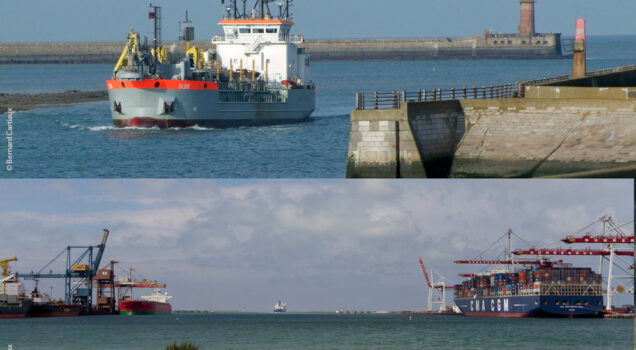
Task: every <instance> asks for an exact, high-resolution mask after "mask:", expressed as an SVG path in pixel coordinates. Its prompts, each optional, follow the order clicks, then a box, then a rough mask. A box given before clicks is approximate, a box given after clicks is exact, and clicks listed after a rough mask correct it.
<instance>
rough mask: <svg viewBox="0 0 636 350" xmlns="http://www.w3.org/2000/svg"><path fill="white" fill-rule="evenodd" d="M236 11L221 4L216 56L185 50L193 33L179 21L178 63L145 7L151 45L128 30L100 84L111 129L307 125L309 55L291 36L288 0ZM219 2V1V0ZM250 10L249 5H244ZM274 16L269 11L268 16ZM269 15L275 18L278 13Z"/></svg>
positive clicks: (311, 101)
mask: <svg viewBox="0 0 636 350" xmlns="http://www.w3.org/2000/svg"><path fill="white" fill-rule="evenodd" d="M246 2H248V1H242V3H243V6H242V10H241V9H239V7H238V6H237V1H236V0H233V1H228V4H227V6H226V7H225V10H226V11H227V13H226V15H225V16H224V18H223V20H221V21H220V22H219V25H221V27H222V28H223V32H224V35H222V36H215V37H214V38H213V39H212V43H213V44H214V45H215V50H214V52H212V51H211V50H207V51H203V50H201V49H199V48H198V47H196V46H192V47H190V41H191V40H194V27H193V26H192V23H191V22H190V21H188V20H187V18H186V21H185V22H181V37H180V39H182V40H185V41H186V42H187V51H186V55H185V57H181V58H177V57H174V55H173V54H172V53H170V52H168V50H167V49H166V48H165V47H162V45H161V7H158V6H152V5H151V7H150V12H149V18H150V19H153V20H154V28H155V30H154V39H153V40H152V42H150V43H149V42H148V41H147V40H144V41H143V42H142V41H141V40H140V36H139V34H138V33H135V32H134V31H133V30H132V29H131V31H130V33H129V34H128V42H127V44H126V47H125V48H124V51H123V52H122V55H121V57H120V58H119V61H118V62H117V65H116V66H115V69H114V72H113V77H112V79H111V80H108V81H106V85H107V88H108V96H109V100H110V109H111V112H112V118H113V124H114V125H115V126H116V127H159V128H168V127H187V126H194V125H198V126H204V127H231V126H241V125H266V124H280V123H291V122H299V121H303V120H306V119H307V118H308V117H309V116H310V115H311V113H312V112H313V111H314V109H315V104H316V102H315V100H316V97H315V94H316V92H315V86H314V83H313V82H312V81H311V80H310V79H309V55H308V54H307V53H305V52H304V50H303V49H301V48H299V47H298V44H300V43H302V42H303V40H304V39H303V37H302V36H292V35H290V31H291V28H292V26H293V25H294V22H293V21H292V20H291V14H290V12H289V10H290V6H291V2H292V1H291V0H287V1H283V2H278V3H276V5H277V6H276V5H274V6H276V7H277V8H274V9H271V8H270V3H272V1H271V0H256V1H255V2H254V6H253V7H252V6H249V7H247V6H246ZM223 3H225V1H223ZM250 5H251V4H250ZM272 10H273V11H272ZM275 12H278V13H277V14H276V13H275Z"/></svg>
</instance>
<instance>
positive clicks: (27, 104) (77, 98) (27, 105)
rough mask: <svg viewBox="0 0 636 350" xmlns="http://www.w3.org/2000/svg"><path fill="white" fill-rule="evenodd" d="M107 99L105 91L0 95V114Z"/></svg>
mask: <svg viewBox="0 0 636 350" xmlns="http://www.w3.org/2000/svg"><path fill="white" fill-rule="evenodd" d="M107 99H108V93H107V92H106V91H105V90H98V91H79V90H67V91H64V92H47V93H40V94H23V93H19V94H6V93H0V114H1V113H6V112H7V110H8V109H9V108H11V109H13V110H14V111H26V110H29V109H34V108H42V107H48V106H55V105H63V104H72V103H78V102H92V101H104V100H107Z"/></svg>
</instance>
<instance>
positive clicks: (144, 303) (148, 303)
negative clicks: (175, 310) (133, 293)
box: [119, 288, 172, 315]
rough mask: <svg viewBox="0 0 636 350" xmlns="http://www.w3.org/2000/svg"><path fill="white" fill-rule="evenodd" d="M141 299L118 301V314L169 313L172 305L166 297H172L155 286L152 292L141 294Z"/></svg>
mask: <svg viewBox="0 0 636 350" xmlns="http://www.w3.org/2000/svg"><path fill="white" fill-rule="evenodd" d="M141 298H142V299H143V300H122V301H120V302H119V314H120V315H155V314H169V313H171V312H172V306H171V305H170V304H169V303H168V299H170V298H172V297H171V296H169V295H168V293H163V294H162V293H161V291H160V290H159V289H158V288H157V289H155V292H154V294H152V295H147V296H142V297H141Z"/></svg>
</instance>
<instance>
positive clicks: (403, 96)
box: [356, 84, 519, 109]
mask: <svg viewBox="0 0 636 350" xmlns="http://www.w3.org/2000/svg"><path fill="white" fill-rule="evenodd" d="M518 88H519V84H504V85H493V86H482V87H472V88H467V87H463V88H459V89H455V88H451V89H423V90H417V91H392V92H377V91H376V92H358V93H356V109H399V108H400V107H401V106H402V104H403V103H405V102H424V101H448V100H458V99H478V98H481V99H498V98H509V97H517V96H518V94H519V89H518Z"/></svg>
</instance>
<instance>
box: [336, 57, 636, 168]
mask: <svg viewBox="0 0 636 350" xmlns="http://www.w3.org/2000/svg"><path fill="white" fill-rule="evenodd" d="M568 85H574V86H568ZM586 85H587V86H586ZM453 93H454V92H453ZM484 94H485V93H484ZM477 95H479V94H477ZM372 105H373V104H372ZM380 122H382V124H380ZM376 123H377V124H376ZM376 125H377V126H376ZM380 125H388V126H391V125H398V126H399V128H400V131H401V133H398V135H399V137H395V135H394V134H395V131H394V130H391V129H387V130H383V129H381V128H380ZM361 126H365V127H361ZM409 133H410V135H409ZM394 140H395V141H394ZM425 176H426V177H448V176H450V177H548V176H556V177H568V176H571V177H635V176H636V68H634V67H632V68H629V69H625V70H618V71H616V72H609V73H603V74H597V75H594V76H588V77H586V78H581V79H575V80H564V81H558V82H555V83H552V84H550V85H542V86H539V85H536V86H525V97H524V98H516V97H508V98H476V99H451V100H448V101H422V102H408V98H407V102H405V103H402V104H401V105H400V108H399V109H388V110H380V109H371V110H356V111H353V112H352V113H351V135H350V142H349V153H348V164H347V177H425Z"/></svg>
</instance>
